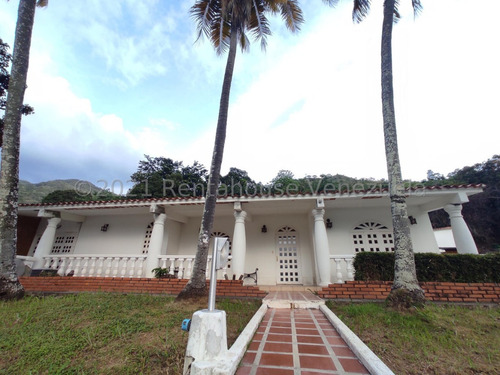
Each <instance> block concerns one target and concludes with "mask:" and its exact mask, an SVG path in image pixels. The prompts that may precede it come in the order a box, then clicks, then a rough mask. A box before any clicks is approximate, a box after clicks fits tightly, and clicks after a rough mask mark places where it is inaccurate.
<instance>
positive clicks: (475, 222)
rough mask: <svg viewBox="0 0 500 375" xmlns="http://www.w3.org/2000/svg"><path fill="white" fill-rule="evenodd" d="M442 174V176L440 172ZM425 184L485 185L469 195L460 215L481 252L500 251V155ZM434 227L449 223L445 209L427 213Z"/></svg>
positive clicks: (429, 180)
mask: <svg viewBox="0 0 500 375" xmlns="http://www.w3.org/2000/svg"><path fill="white" fill-rule="evenodd" d="M441 176H442V175H441ZM422 183H423V184H424V185H427V186H433V185H459V184H486V187H485V188H484V192H483V193H482V194H477V195H473V196H472V197H470V198H469V199H470V202H469V203H467V204H465V205H464V206H463V210H462V214H463V216H464V218H465V220H466V222H467V224H468V225H469V228H470V230H471V232H472V235H473V237H474V240H475V241H476V244H477V246H478V248H479V251H480V252H482V253H485V252H491V251H499V250H500V225H499V223H500V155H493V156H492V157H491V158H490V159H488V160H487V161H485V162H482V163H476V164H474V165H472V166H466V167H463V168H461V169H456V170H454V171H453V172H451V173H449V174H448V175H447V177H446V178H445V177H444V176H443V178H442V179H429V178H428V179H427V180H424V181H422ZM429 216H430V219H431V222H432V225H433V227H435V228H442V227H446V226H449V225H450V220H449V217H448V214H446V212H444V210H438V211H434V212H431V213H430V215H429Z"/></svg>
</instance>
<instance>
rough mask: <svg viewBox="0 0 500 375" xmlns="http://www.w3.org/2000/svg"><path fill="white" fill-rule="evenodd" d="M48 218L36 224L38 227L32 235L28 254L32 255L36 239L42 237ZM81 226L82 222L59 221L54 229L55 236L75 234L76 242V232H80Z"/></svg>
mask: <svg viewBox="0 0 500 375" xmlns="http://www.w3.org/2000/svg"><path fill="white" fill-rule="evenodd" d="M47 224H48V220H47V219H41V220H40V224H39V225H38V228H37V230H36V234H35V236H34V237H33V241H32V243H31V246H30V251H29V255H30V256H33V254H34V253H35V248H36V246H37V244H38V241H39V240H40V237H42V234H43V232H44V231H45V228H47ZM81 227H82V223H78V222H74V221H61V224H60V226H59V227H58V228H57V230H56V237H58V236H63V235H72V234H74V235H76V243H77V244H78V234H79V232H80V229H81Z"/></svg>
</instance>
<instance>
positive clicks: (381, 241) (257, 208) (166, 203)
mask: <svg viewBox="0 0 500 375" xmlns="http://www.w3.org/2000/svg"><path fill="white" fill-rule="evenodd" d="M482 188H483V186H482V185H460V186H443V187H430V188H424V187H421V188H418V189H408V190H407V203H408V215H409V216H410V221H411V223H412V225H411V236H412V239H413V246H414V251H415V252H435V253H439V248H438V245H437V242H436V238H435V236H434V232H433V230H432V227H431V223H430V220H429V216H428V212H430V211H434V210H437V209H440V208H445V210H446V211H447V212H448V214H449V215H450V219H451V226H452V230H453V236H454V240H455V243H456V246H457V249H458V252H459V253H477V248H476V246H475V243H474V240H473V238H472V236H471V234H470V231H469V229H468V227H467V225H466V223H465V221H464V220H463V217H462V215H461V209H462V204H464V203H466V202H468V196H470V195H473V194H477V193H480V192H481V191H482ZM203 203H204V198H199V197H196V198H195V197H184V198H183V197H178V198H168V199H143V200H133V199H131V200H121V201H109V202H83V203H82V202H73V203H57V204H24V205H20V207H19V216H20V220H19V250H18V258H19V259H21V260H22V261H24V263H25V264H27V265H30V267H31V268H35V269H39V268H52V269H56V270H58V273H59V274H60V275H67V274H71V275H73V276H75V277H77V276H99V277H153V274H152V269H154V268H156V267H163V268H168V269H169V273H170V274H171V275H172V276H173V277H179V278H189V276H190V274H191V268H192V264H193V260H194V257H195V252H196V246H197V239H198V232H199V228H200V222H201V215H202V211H203ZM213 236H219V237H220V236H222V237H228V238H229V240H230V243H231V261H230V263H229V265H228V267H227V268H226V269H224V270H223V271H219V272H220V274H219V277H221V278H222V277H228V278H233V277H235V278H239V277H240V276H241V275H243V274H248V273H253V272H254V271H255V270H256V269H257V268H258V272H257V276H258V278H257V283H258V284H259V285H276V284H299V285H306V286H314V285H316V286H326V285H328V284H330V283H332V282H342V281H344V280H348V279H352V259H353V257H354V255H355V254H356V253H357V252H361V251H381V252H384V251H393V233H392V224H391V212H390V202H389V196H388V192H387V190H385V189H373V190H366V189H365V190H351V191H349V190H347V191H345V192H343V193H340V192H334V193H329V194H318V195H314V194H305V195H301V194H285V193H284V194H282V195H252V196H241V197H236V196H235V197H233V196H228V197H220V198H219V199H218V201H217V209H216V215H215V223H214V228H213ZM247 282H254V279H248V280H247Z"/></svg>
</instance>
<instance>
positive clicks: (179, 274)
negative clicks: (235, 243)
mask: <svg viewBox="0 0 500 375" xmlns="http://www.w3.org/2000/svg"><path fill="white" fill-rule="evenodd" d="M194 258H195V256H194V255H160V256H159V257H158V267H160V268H166V269H168V274H169V275H171V277H174V278H177V279H189V278H190V277H191V274H192V272H193V265H194ZM231 258H232V257H231V256H229V260H231ZM211 266H212V256H211V255H209V256H208V261H207V271H206V277H207V279H208V278H209V277H210V273H209V272H210V269H211ZM226 276H227V267H224V268H223V269H222V270H220V271H218V272H217V278H218V279H225V278H226Z"/></svg>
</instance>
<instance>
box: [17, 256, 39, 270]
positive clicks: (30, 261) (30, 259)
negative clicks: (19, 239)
mask: <svg viewBox="0 0 500 375" xmlns="http://www.w3.org/2000/svg"><path fill="white" fill-rule="evenodd" d="M16 259H19V260H20V261H22V262H23V263H24V265H25V266H27V267H29V268H31V269H33V265H34V264H35V262H36V260H37V258H35V257H29V256H26V255H16Z"/></svg>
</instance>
